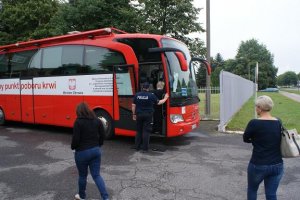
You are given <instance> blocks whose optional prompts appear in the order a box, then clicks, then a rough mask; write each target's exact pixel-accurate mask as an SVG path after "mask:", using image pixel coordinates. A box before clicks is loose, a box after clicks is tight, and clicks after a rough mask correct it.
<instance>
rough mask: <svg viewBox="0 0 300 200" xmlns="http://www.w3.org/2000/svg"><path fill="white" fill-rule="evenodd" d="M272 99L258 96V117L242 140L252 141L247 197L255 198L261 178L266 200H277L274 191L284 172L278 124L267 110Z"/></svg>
mask: <svg viewBox="0 0 300 200" xmlns="http://www.w3.org/2000/svg"><path fill="white" fill-rule="evenodd" d="M273 105H274V104H273V101H272V99H271V98H270V97H269V96H265V95H264V96H260V97H258V98H257V100H256V102H255V106H256V112H257V114H258V115H259V118H258V119H252V120H251V121H250V122H249V123H248V125H247V128H246V130H245V133H244V136H243V139H244V142H247V143H252V145H253V151H252V157H251V160H250V162H249V165H248V192H247V197H248V198H247V199H248V200H256V199H257V190H258V187H259V185H260V183H261V182H262V181H264V185H265V195H266V199H267V200H271V199H272V200H276V199H277V196H276V191H277V188H278V186H279V182H280V180H281V178H282V175H283V160H282V156H281V152H280V141H281V128H280V127H281V125H280V122H279V120H278V119H277V118H275V117H273V116H272V115H271V113H270V111H271V110H272V108H273Z"/></svg>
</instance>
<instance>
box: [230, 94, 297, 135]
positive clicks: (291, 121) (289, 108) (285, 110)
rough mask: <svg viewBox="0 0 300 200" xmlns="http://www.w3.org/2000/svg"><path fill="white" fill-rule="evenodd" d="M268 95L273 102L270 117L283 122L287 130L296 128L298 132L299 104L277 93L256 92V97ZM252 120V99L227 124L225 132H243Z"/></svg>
mask: <svg viewBox="0 0 300 200" xmlns="http://www.w3.org/2000/svg"><path fill="white" fill-rule="evenodd" d="M261 95H268V96H270V97H271V98H272V99H273V101H274V107H273V110H272V115H273V116H274V117H278V118H280V119H281V120H282V121H283V124H284V126H285V127H286V128H287V129H291V128H296V129H297V131H298V133H299V132H300V123H299V119H300V103H299V102H296V101H293V100H291V99H289V98H287V97H285V96H283V95H281V94H279V93H270V92H258V93H257V96H261ZM252 118H254V97H252V98H250V99H249V101H248V102H246V104H245V105H244V106H243V108H242V109H241V110H240V111H239V112H238V113H236V114H235V116H234V117H233V119H232V120H231V121H230V122H229V123H228V125H227V127H226V130H233V131H244V129H245V128H246V126H247V124H248V122H249V120H250V119H252Z"/></svg>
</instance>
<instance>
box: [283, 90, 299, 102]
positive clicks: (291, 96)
mask: <svg viewBox="0 0 300 200" xmlns="http://www.w3.org/2000/svg"><path fill="white" fill-rule="evenodd" d="M279 93H280V94H282V95H284V96H286V97H288V98H290V99H293V100H294V101H297V102H299V103H300V95H299V94H295V93H290V92H285V91H279Z"/></svg>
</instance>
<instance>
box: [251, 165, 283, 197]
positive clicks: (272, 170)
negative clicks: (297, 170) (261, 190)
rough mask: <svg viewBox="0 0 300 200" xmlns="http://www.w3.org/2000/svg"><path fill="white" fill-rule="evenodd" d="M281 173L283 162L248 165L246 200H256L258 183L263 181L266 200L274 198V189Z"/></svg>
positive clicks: (275, 189) (277, 184)
mask: <svg viewBox="0 0 300 200" xmlns="http://www.w3.org/2000/svg"><path fill="white" fill-rule="evenodd" d="M282 175H283V163H279V164H275V165H254V164H252V163H249V165H248V192H247V197H248V198H247V199H248V200H256V198H257V190H258V187H259V184H260V183H261V182H262V181H264V185H265V195H266V200H276V199H277V196H276V191H277V188H278V186H279V182H280V180H281V178H282Z"/></svg>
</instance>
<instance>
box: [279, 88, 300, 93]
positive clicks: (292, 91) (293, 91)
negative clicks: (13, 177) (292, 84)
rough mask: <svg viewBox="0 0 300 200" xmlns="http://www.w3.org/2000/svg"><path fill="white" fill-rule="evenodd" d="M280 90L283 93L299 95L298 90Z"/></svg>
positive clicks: (299, 91)
mask: <svg viewBox="0 0 300 200" xmlns="http://www.w3.org/2000/svg"><path fill="white" fill-rule="evenodd" d="M280 90H281V91H285V92H290V93H295V94H300V90H298V89H295V90H287V89H280Z"/></svg>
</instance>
